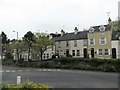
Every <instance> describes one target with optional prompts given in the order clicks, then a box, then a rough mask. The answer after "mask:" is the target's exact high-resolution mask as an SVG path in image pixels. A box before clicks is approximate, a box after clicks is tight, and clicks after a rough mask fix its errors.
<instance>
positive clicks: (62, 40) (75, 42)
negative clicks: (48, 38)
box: [55, 27, 87, 58]
mask: <svg viewBox="0 0 120 90" xmlns="http://www.w3.org/2000/svg"><path fill="white" fill-rule="evenodd" d="M55 52H56V54H57V55H59V57H69V56H72V57H85V58H86V57H87V31H81V32H79V31H78V29H77V27H75V29H74V32H73V33H65V32H64V31H63V30H62V31H61V36H60V37H58V38H57V39H56V40H55Z"/></svg>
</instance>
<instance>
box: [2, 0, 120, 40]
mask: <svg viewBox="0 0 120 90" xmlns="http://www.w3.org/2000/svg"><path fill="white" fill-rule="evenodd" d="M118 1H119V0H0V27H1V28H2V29H1V30H5V31H6V32H7V33H8V34H9V37H11V38H15V35H13V32H12V30H16V31H18V32H19V36H20V37H22V36H23V34H25V32H27V31H28V30H32V31H33V32H35V31H37V30H39V29H40V30H41V31H44V30H47V31H48V32H59V31H60V30H61V29H62V28H63V25H65V27H64V28H65V29H66V31H67V32H70V31H73V29H74V27H75V26H77V25H78V24H79V28H80V30H82V29H83V28H89V27H90V26H93V25H98V24H105V23H107V18H108V17H107V12H108V11H110V12H111V14H110V16H111V18H112V19H113V20H115V19H116V17H117V3H118ZM10 33H11V34H10Z"/></svg>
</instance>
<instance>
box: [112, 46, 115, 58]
mask: <svg viewBox="0 0 120 90" xmlns="http://www.w3.org/2000/svg"><path fill="white" fill-rule="evenodd" d="M112 58H116V48H112Z"/></svg>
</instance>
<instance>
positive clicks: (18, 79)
mask: <svg viewBox="0 0 120 90" xmlns="http://www.w3.org/2000/svg"><path fill="white" fill-rule="evenodd" d="M20 83H21V76H17V84H20Z"/></svg>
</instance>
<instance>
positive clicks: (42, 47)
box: [32, 33, 52, 60]
mask: <svg viewBox="0 0 120 90" xmlns="http://www.w3.org/2000/svg"><path fill="white" fill-rule="evenodd" d="M51 45H52V40H50V39H49V36H48V35H47V34H46V33H36V34H35V42H34V43H33V44H32V46H33V49H34V50H35V51H37V52H38V54H39V57H40V58H41V60H43V59H42V55H43V53H44V51H46V50H47V48H48V46H51Z"/></svg>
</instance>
